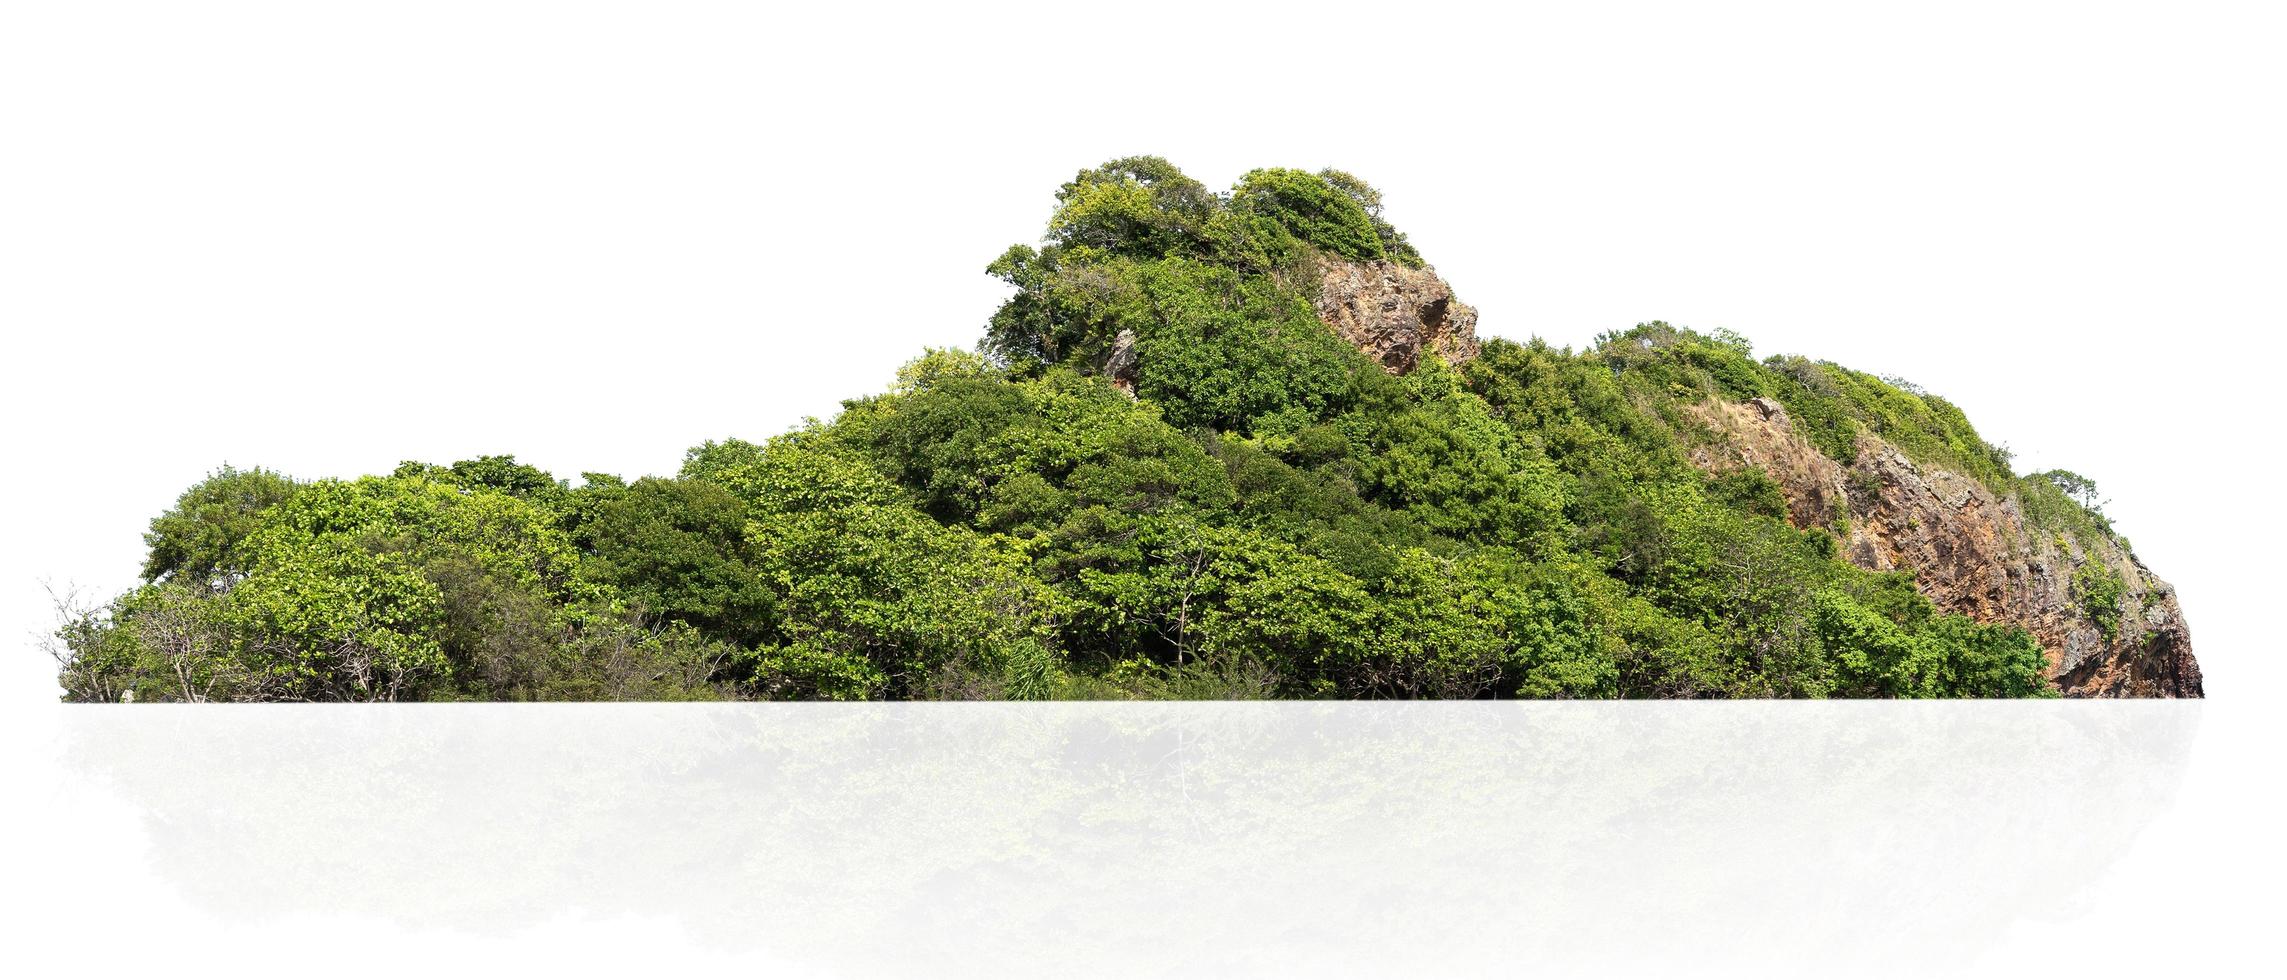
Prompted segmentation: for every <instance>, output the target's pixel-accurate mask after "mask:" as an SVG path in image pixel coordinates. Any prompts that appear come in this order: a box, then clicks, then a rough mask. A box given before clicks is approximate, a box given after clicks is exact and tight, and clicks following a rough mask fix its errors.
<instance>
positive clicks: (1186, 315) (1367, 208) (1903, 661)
mask: <svg viewBox="0 0 2287 980" xmlns="http://www.w3.org/2000/svg"><path fill="white" fill-rule="evenodd" d="M1327 261H1344V262H1388V263H1394V264H1396V265H1399V266H1404V267H1410V268H1421V267H1423V265H1424V263H1423V258H1422V256H1421V255H1420V254H1419V253H1418V252H1417V251H1416V250H1415V248H1414V247H1413V246H1412V245H1410V244H1409V243H1408V242H1407V239H1406V237H1405V235H1403V234H1402V233H1400V232H1399V231H1398V230H1397V229H1395V228H1393V227H1392V226H1391V225H1390V224H1389V223H1388V222H1387V221H1385V220H1384V218H1383V216H1382V207H1381V201H1380V198H1379V195H1378V194H1377V193H1376V192H1375V190H1374V189H1373V188H1371V187H1370V186H1368V185H1367V184H1366V183H1364V182H1363V181H1360V180H1359V179H1357V178H1355V177H1352V176H1350V175H1348V174H1346V173H1342V172H1339V171H1331V170H1329V171H1319V172H1307V171H1300V170H1285V169H1265V170H1257V171H1254V172H1251V173H1248V174H1247V175H1245V176H1244V177H1243V178H1242V179H1240V180H1239V181H1238V182H1237V184H1236V185H1235V186H1233V187H1232V188H1230V189H1229V190H1227V191H1215V190H1211V189H1210V188H1208V187H1207V186H1205V185H1203V184H1201V183H1200V182H1198V181H1195V180H1193V179H1191V178H1189V177H1187V176H1185V175H1184V174H1183V173H1182V172H1181V171H1179V170H1177V169H1176V168H1175V167H1174V166H1172V165H1171V164H1169V163H1168V162H1167V161H1165V160H1161V159H1158V158H1155V157H1137V158H1129V159H1123V160H1116V161H1112V162H1110V163H1107V164H1105V165H1103V166H1101V167H1097V168H1093V169H1089V170H1086V171H1083V172H1081V173H1079V174H1077V175H1076V176H1075V177H1074V178H1073V180H1072V181H1070V182H1069V183H1066V184H1064V185H1063V186H1062V187H1061V188H1059V189H1058V190H1057V192H1056V195H1055V207H1054V211H1053V213H1052V215H1051V217H1050V219H1049V222H1048V226H1047V230H1046V232H1045V234H1044V236H1043V237H1042V239H1041V240H1040V242H1039V243H1037V244H1033V245H1017V246H1014V247H1011V248H1010V249H1008V250H1007V252H1006V253H1004V254H1002V255H1001V256H1000V257H999V258H998V259H996V260H994V261H993V262H992V263H991V264H990V266H989V268H988V270H987V271H989V273H990V274H991V275H993V276H996V277H998V278H1000V279H1001V280H1003V281H1005V282H1006V283H1007V284H1008V285H1009V286H1010V287H1012V289H1013V291H1012V292H1011V293H1010V295H1009V296H1008V298H1007V300H1006V301H1005V303H1004V304H1003V305H1002V306H1001V307H1000V309H999V310H998V312H996V313H995V314H994V315H993V316H992V318H991V320H990V322H989V323H988V324H986V325H985V332H984V336H983V338H982V340H981V341H980V342H979V343H978V345H977V346H976V348H975V349H974V350H929V351H925V352H922V353H921V354H920V356H918V357H916V358H914V359H913V360H911V361H910V362H909V363H908V364H906V366H905V367H904V368H902V369H901V370H899V371H898V373H897V376H896V378H895V379H894V381H892V382H891V383H890V384H889V385H888V387H887V389H886V390H884V391H882V392H880V393H878V394H874V395H869V396H866V397H861V398H854V399H851V400H849V401H846V402H844V403H843V406H842V410H841V411H840V412H839V413H838V414H837V415H836V416H835V417H833V418H832V419H830V420H826V421H812V422H809V423H807V424H804V425H802V426H800V427H798V428H796V429H794V430H792V431H787V432H784V433H782V434H779V435H776V436H772V437H769V438H767V439H764V440H762V441H747V440H744V439H739V438H725V439H722V440H721V441H714V442H708V443H706V444H703V445H699V446H695V447H692V448H690V449H689V450H688V451H687V452H686V453H685V455H684V459H683V464H682V467H681V469H680V471H679V472H677V473H676V474H675V475H673V476H671V477H658V476H649V477H643V478H640V479H634V480H628V479H624V478H621V477H618V476H613V475H610V474H604V473H583V474H579V475H578V477H577V478H576V479H574V478H566V477H559V476H558V475H556V474H551V473H547V472H543V471H541V470H539V469H536V468H534V467H532V466H529V465H526V464H523V463H520V462H518V461H517V460H516V459H515V458H514V457H512V456H505V455H504V456H488V457H484V458H480V459H471V460H462V461H459V462H455V463H452V464H450V465H441V464H436V463H425V462H407V463H403V464H401V465H398V466H397V467H396V468H395V469H394V470H392V471H390V472H388V473H386V474H384V475H375V476H367V477H363V478H360V479H355V480H336V479H323V480H314V481H304V480H299V479H296V478H294V477H292V476H289V475H287V474H283V473H278V472H273V471H271V470H267V469H262V468H234V467H224V468H222V469H219V470H217V471H215V472H213V473H212V474H210V475H208V476H207V477H206V478H205V479H203V480H201V481H199V482H198V483H196V484H195V485H193V486H191V487H190V488H189V489H187V490H185V491H184V492H183V494H182V496H181V498H180V500H179V501H178V502H177V503H176V504H175V505H174V506H173V507H172V508H171V509H169V510H167V511H166V512H165V513H163V514H161V515H159V516H158V517H157V518H155V519H154V520H152V522H151V524H150V528H149V531H148V534H147V535H146V540H147V542H148V544H149V553H148V554H149V556H148V559H147V561H146V563H145V564H144V567H143V569H142V584H141V585H140V586H139V587H137V588H135V589H134V590H132V591H130V592H128V593H126V594H124V595H121V596H119V597H117V598H116V599H114V600H112V601H110V602H109V603H108V604H107V605H105V606H104V607H103V608H100V609H95V610H89V611H86V612H85V613H84V614H81V615H76V616H73V617H71V618H69V619H68V620H67V621H66V622H65V623H64V624H63V626H62V628H61V630H60V631H59V632H58V634H57V636H56V640H55V642H54V643H53V644H52V645H51V646H52V651H53V652H54V653H55V654H56V656H57V659H58V661H59V663H60V679H61V683H62V686H63V688H64V690H65V698H66V699H67V700H73V701H91V702H98V701H102V702H116V701H121V700H133V701H136V702H159V701H379V700H395V701H522V700H689V699H769V700H856V699H939V700H959V699H1012V700H1045V699H1137V698H1187V699H1256V698H1309V699H1329V698H1331V699H1356V698H1447V699H1453V698H1829V697H1840V698H1892V697H2041V696H2053V695H2054V694H2055V693H2056V692H2055V688H2054V686H2053V685H2052V683H2051V682H2050V681H2049V680H2048V678H2047V676H2046V669H2047V665H2046V662H2045V660H2044V656H2043V653H2042V650H2041V648H2040V646H2039V645H2038V644H2037V643H2036V642H2035V641H2034V640H2033V638H2032V637H2031V636H2030V635H2029V634H2028V633H2027V632H2025V631H2024V630H2023V629H2020V628H2017V627H2015V626H2005V625H1985V624H1980V623H1977V622H1973V621H1971V620H1969V619H1967V618H1964V617H1962V616H1958V615H1948V614H1941V613H1940V612H1939V611H1938V610H1937V609H1935V608H1934V607H1933V606H1932V604H1931V602H1930V601H1929V600H1928V599H1926V598H1924V597H1923V596H1922V595H1921V594H1920V593H1919V592H1917V591H1916V589H1915V586H1914V581H1913V578H1912V575H1911V574H1910V573H1905V572H1888V573H1877V572H1871V571H1866V570H1862V569H1860V568H1858V567H1856V566H1854V565H1852V564H1851V563H1850V562H1848V561H1846V560H1844V559H1843V557H1841V556H1840V555H1839V553H1838V547H1839V541H1840V540H1841V537H1840V535H1841V534H1842V532H1843V531H1844V529H1843V528H1841V527H1836V526H1814V527H1808V528H1799V527H1796V526H1794V525H1793V524H1791V523H1790V522H1789V520H1788V510H1787V502H1786V500H1785V499H1784V497H1783V496H1782V494H1781V491H1780V488H1779V486H1778V485H1777V484H1776V483H1775V482H1774V481H1773V480H1772V479H1771V478H1770V477H1769V476H1767V475H1766V474H1764V473H1763V472H1761V471H1759V470H1756V469H1752V468H1746V469H1738V470H1734V471H1732V472H1729V473H1724V474H1720V475H1716V474H1711V473H1709V472H1707V471H1704V470H1703V469H1702V468H1700V467H1697V466H1695V465H1693V463H1692V461H1691V459H1690V453H1691V450H1692V449H1693V447H1695V446H1697V445H1701V444H1704V443H1705V442H1707V441H1708V440H1710V439H1712V438H1714V437H1713V436H1712V434H1710V433H1709V432H1708V431H1707V430H1706V429H1705V428H1704V427H1703V426H1702V424H1701V423H1699V422H1697V421H1695V417H1694V416H1693V414H1692V413H1691V412H1689V411H1688V410H1687V409H1688V408H1689V407H1690V406H1693V405H1698V404H1702V403H1705V402H1707V401H1709V400H1710V399H1723V400H1732V401H1736V400H1742V399H1748V398H1768V399H1772V400H1775V401H1777V402H1778V403H1780V404H1783V405H1784V406H1785V408H1786V410H1787V412H1788V414H1789V415H1790V416H1791V418H1792V419H1793V420H1794V424H1795V425H1796V426H1797V427H1798V428H1799V429H1800V430H1801V431H1802V432H1803V433H1804V434H1805V435H1806V436H1807V437H1808V438H1810V439H1811V440H1812V441H1813V442H1814V443H1816V444H1817V445H1818V446H1819V447H1820V448H1821V449H1822V450H1823V451H1825V452H1826V453H1828V454H1829V455H1831V456H1833V457H1835V458H1838V459H1844V458H1848V457H1849V455H1850V454H1851V453H1853V452H1855V451H1856V449H1855V446H1856V438H1857V434H1858V433H1859V432H1861V431H1867V432H1877V433H1880V434H1881V436H1882V437H1883V438H1884V439H1886V440H1888V442H1889V443H1891V444H1893V445H1895V446H1898V447H1899V448H1900V449H1901V450H1903V451H1904V452H1906V453H1908V454H1910V455H1912V456H1913V458H1914V459H1915V460H1916V461H1917V462H1920V463H1924V464H1927V465H1931V466H1940V467H1946V468H1950V469H1952V470H1954V471H1956V472H1959V473H1962V474H1965V475H1967V476H1969V477H1972V478H1974V479H1976V480H1977V481H1980V482H1981V483H1983V484H1985V485H1986V486H1988V487H1991V488H1993V489H1994V491H1995V492H1996V493H1997V494H2002V495H2005V496H2007V495H2013V496H2015V497H2016V498H2018V499H2020V500H2022V501H2023V502H2024V507H2025V510H2026V512H2027V513H2028V514H2029V515H2032V516H2033V517H2035V518H2038V519H2041V520H2043V521H2045V522H2046V526H2050V527H2055V528H2057V529H2059V533H2109V527H2107V526H2105V525H2103V518H2102V517H2101V515H2099V514H2097V513H2096V512H2095V511H2093V510H2092V509H2090V508H2089V507H2088V506H2086V505H2085V503H2084V502H2083V501H2082V500H2080V499H2077V498H2076V495H2075V492H2074V491H2075V489H2076V486H2077V484H2075V483H2074V480H2077V478H2074V477H2072V476H2071V474H2036V475H2026V476H2020V475H2017V474H2016V473H2014V472H2013V471H2012V469H2011V467H2010V460H2009V457H2008V455H2007V453H2006V452H2004V451H2002V450H2000V449H1998V448H1997V447H1995V446H1993V445H1990V444H1988V443H1987V442H1986V441H1984V440H1983V439H1981V438H1980V437H1979V436H1978V434H1977V433H1976V431H1975V430H1974V429H1972V428H1971V426H1970V425H1969V423H1968V421H1967V420H1966V419H1965V418H1964V417H1963V415H1962V413H1961V412H1960V411H1959V410H1958V409H1956V408H1955V407H1954V406H1953V405H1951V404H1949V403H1948V402H1946V401H1945V400H1943V399H1941V398H1938V397H1936V396H1934V395H1930V394H1928V393H1926V392H1923V391H1921V390H1919V389H1916V388H1913V387H1912V386H1907V385H1903V384H1901V383H1893V382H1890V381H1885V380H1882V379H1880V378H1877V377H1875V376H1872V375H1868V374H1864V373H1860V372H1858V371H1853V370H1850V369H1847V368H1843V367H1840V366H1837V365H1834V364H1830V363H1824V362H1818V361H1812V360H1808V359H1805V358H1801V357H1793V356H1774V357H1767V358H1761V359H1758V358H1756V357H1755V356H1754V355H1753V353H1752V351H1751V348H1750V346H1749V344H1748V342H1747V341H1746V340H1744V339H1743V338H1741V337H1739V336H1737V335H1734V334H1731V333H1729V332H1726V331H1716V332H1713V333H1710V334H1702V333H1698V332H1694V331H1692V330H1688V329H1684V328H1681V327H1675V326H1670V325H1667V324H1665V323H1657V322H1654V323H1645V324H1641V325H1638V326H1635V327H1634V328H1632V329H1628V330H1621V331H1614V332H1611V333H1608V334H1606V335H1604V336H1602V337H1600V338H1598V339H1597V340H1596V342H1595V343H1594V344H1592V345H1590V346H1588V347H1586V348H1584V349H1580V350H1574V349H1571V348H1569V347H1556V346H1551V345H1549V344H1547V343H1544V342H1542V341H1539V340H1532V341H1529V342H1523V343H1519V342H1514V341H1510V340H1502V339H1489V340H1486V341H1484V342H1483V345H1482V350H1481V353H1479V355H1478V356H1476V357H1475V358H1472V359H1467V360H1465V361H1463V362H1462V363H1460V364H1458V365H1453V364H1448V363H1447V362H1446V361H1444V360H1441V359H1439V358H1437V357H1429V356H1424V357H1423V358H1422V359H1421V363H1420V365H1419V366H1418V367H1417V368H1415V369H1413V370H1411V371H1410V372H1406V373H1402V374H1401V373H1393V372H1391V371H1389V370H1385V368H1384V366H1383V365H1382V364H1380V363H1377V362H1376V361H1375V360H1373V359H1371V358H1370V357H1369V356H1367V355H1366V354H1364V353H1362V352H1361V351H1360V350H1359V349H1358V348H1356V347H1354V346H1353V345H1352V344H1350V343H1349V342H1347V341H1345V340H1344V339H1343V338H1342V337H1341V336H1338V335H1337V334H1336V333H1335V332H1334V331H1332V330H1331V329H1329V328H1328V327H1327V326H1326V325H1325V324H1324V323H1322V322H1321V321H1320V319H1319V317H1318V315H1317V313H1316V312H1315V309H1314V305H1313V303H1314V298H1315V291H1316V290H1317V289H1318V279H1317V277H1316V275H1315V274H1314V273H1313V271H1312V270H1313V269H1315V268H1318V264H1319V263H1323V262H1327ZM1123 335H1126V338H1129V339H1131V342H1130V343H1126V344H1123V343H1121V341H1122V340H1123ZM1116 348H1118V349H1116ZM1120 358H1125V359H1126V360H1127V362H1128V363H1129V364H1130V365H1131V367H1132V381H1131V382H1130V383H1127V384H1120V385H1116V384H1114V379H1113V378H1111V377H1108V376H1107V371H1106V365H1107V363H1109V362H1110V361H1112V360H1117V359H1120Z"/></svg>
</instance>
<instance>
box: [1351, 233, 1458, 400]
mask: <svg viewBox="0 0 2287 980" xmlns="http://www.w3.org/2000/svg"><path fill="white" fill-rule="evenodd" d="M1318 318H1319V319H1320V320H1323V321H1325V323H1326V325H1327V326H1329V327H1333V328H1334V331H1335V332H1336V333H1339V334H1341V335H1342V339H1344V340H1347V341H1349V342H1351V343H1353V344H1356V345H1357V346H1358V349H1359V350H1362V351H1365V352H1366V354H1367V356H1369V357H1372V358H1373V359H1375V360H1377V361H1380V362H1381V364H1382V368H1383V369H1384V370H1387V371H1389V372H1390V373H1392V374H1404V373H1406V372H1408V371H1411V370H1413V369H1414V368H1415V366H1417V365H1419V364H1420V363H1421V356H1422V354H1423V353H1424V352H1428V353H1430V354H1434V355H1436V356H1438V357H1441V358H1444V359H1445V361H1446V362H1447V363H1449V364H1459V363H1461V362H1463V361H1466V360H1469V359H1471V358H1474V357H1476V356H1477V311H1476V310H1475V309H1473V308H1471V307H1469V306H1466V305H1464V304H1462V303H1461V301H1459V300H1457V299H1454V298H1453V287H1451V286H1448V285H1446V284H1445V280H1443V279H1439V278H1438V277H1437V273H1435V272H1431V271H1430V270H1428V269H1411V268H1407V267H1405V266H1402V265H1399V264H1397V263H1395V262H1333V261H1329V262H1326V263H1324V264H1323V265H1322V266H1321V268H1320V269H1319V290H1318Z"/></svg>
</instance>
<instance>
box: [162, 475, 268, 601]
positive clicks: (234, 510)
mask: <svg viewBox="0 0 2287 980" xmlns="http://www.w3.org/2000/svg"><path fill="white" fill-rule="evenodd" d="M300 488H301V484H299V483H296V482H294V480H293V479H292V478H291V477H287V476H285V475H283V474H280V473H276V472H273V471H271V470H266V469H263V468H261V467H259V466H257V467H255V468H253V469H249V470H241V469H235V468H233V467H231V466H229V465H227V464H226V465H224V466H223V467H222V468H221V469H218V470H216V471H214V472H213V473H211V474H209V475H208V476H207V478H206V479H204V480H201V481H199V482H197V483H195V484H192V485H191V488H190V489H188V490H185V491H183V494H182V496H181V497H180V498H178V499H177V500H176V501H175V506H173V507H172V508H169V509H168V510H167V512H166V513H164V514H161V515H159V516H158V517H156V518H154V519H152V521H151V530H150V531H149V532H148V533H146V534H144V535H143V541H144V543H145V544H147V545H149V546H150V555H149V557H148V558H146V559H145V560H144V562H143V580H144V581H146V582H158V581H161V580H166V581H173V582H181V583H185V584H193V585H210V584H224V583H227V582H228V581H229V580H232V579H236V578H239V577H242V576H244V575H245V574H246V564H247V561H246V555H245V553H244V551H243V550H242V548H241V545H242V543H243V542H244V541H245V540H246V536H247V535H248V534H250V533H252V532H253V530H254V528H255V526H256V524H257V523H258V522H259V521H260V520H261V517H262V513H263V512H264V511H266V510H269V509H270V508H272V507H275V506H277V505H279V504H281V503H284V502H286V501H287V500H288V499H290V498H292V497H293V496H294V493H295V491H297V490H299V489H300Z"/></svg>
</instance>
